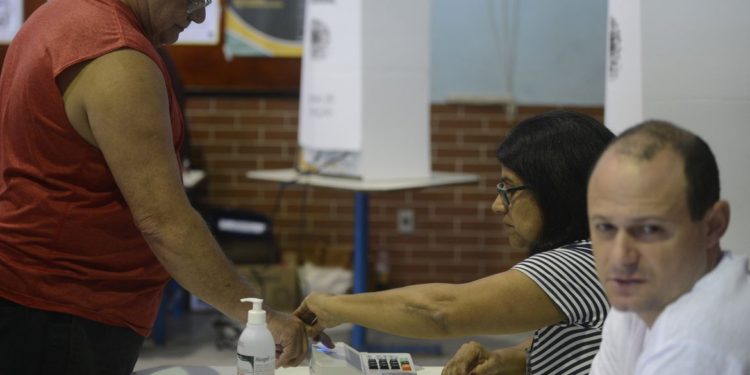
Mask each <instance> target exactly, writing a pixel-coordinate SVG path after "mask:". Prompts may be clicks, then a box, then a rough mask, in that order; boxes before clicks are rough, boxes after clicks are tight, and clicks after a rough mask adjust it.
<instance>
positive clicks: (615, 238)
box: [588, 121, 750, 375]
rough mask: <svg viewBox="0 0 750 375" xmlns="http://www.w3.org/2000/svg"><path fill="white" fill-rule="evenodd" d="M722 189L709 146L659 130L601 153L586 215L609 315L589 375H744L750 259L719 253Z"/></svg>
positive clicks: (724, 219)
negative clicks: (606, 298) (720, 193)
mask: <svg viewBox="0 0 750 375" xmlns="http://www.w3.org/2000/svg"><path fill="white" fill-rule="evenodd" d="M719 190H720V188H719V172H718V167H717V165H716V160H715V159H714V156H713V154H712V152H711V150H710V148H709V147H708V145H707V144H706V143H705V142H704V141H703V140H702V139H700V138H699V137H698V136H696V135H695V134H692V133H690V132H688V131H686V130H684V129H681V128H679V127H677V126H675V125H672V124H669V123H666V122H660V121H649V122H646V123H643V124H640V125H638V126H636V127H634V128H632V129H630V130H628V131H626V132H625V133H623V134H622V135H620V136H619V137H618V138H617V139H616V140H615V142H613V143H612V144H611V145H610V146H609V147H608V148H607V150H606V151H605V152H604V154H603V155H602V157H601V158H600V160H599V161H598V163H597V165H596V167H595V168H594V171H593V173H592V175H591V178H590V180H589V185H588V213H589V223H590V227H591V240H592V244H593V249H594V257H595V260H596V266H597V272H598V274H599V279H600V280H601V282H602V285H604V288H605V291H606V293H607V296H608V298H609V300H610V303H611V304H612V307H613V309H612V311H611V312H610V315H609V316H608V317H607V321H606V322H605V325H604V332H603V339H602V340H603V341H602V346H601V348H600V351H599V353H598V354H597V356H596V358H595V359H594V363H593V365H592V371H591V374H659V375H666V374H680V375H688V374H750V323H749V322H748V319H747V315H748V314H750V277H749V276H748V259H747V258H746V257H744V256H740V255H736V254H732V253H730V252H728V251H722V249H721V246H720V244H719V240H720V238H721V237H722V235H723V234H724V232H725V231H726V229H727V226H728V224H729V204H728V203H727V202H726V201H724V200H720V199H719Z"/></svg>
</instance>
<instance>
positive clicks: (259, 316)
mask: <svg viewBox="0 0 750 375" xmlns="http://www.w3.org/2000/svg"><path fill="white" fill-rule="evenodd" d="M240 301H241V302H250V303H252V304H253V308H252V309H251V310H248V311H247V324H266V311H265V310H263V300H262V299H260V298H243V299H241V300H240Z"/></svg>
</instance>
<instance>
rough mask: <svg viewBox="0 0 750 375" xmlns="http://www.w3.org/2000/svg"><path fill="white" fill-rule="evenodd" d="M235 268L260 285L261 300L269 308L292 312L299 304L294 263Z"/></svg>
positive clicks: (239, 266)
mask: <svg viewBox="0 0 750 375" xmlns="http://www.w3.org/2000/svg"><path fill="white" fill-rule="evenodd" d="M236 268H237V271H238V272H239V273H240V275H242V276H243V277H246V278H247V279H248V280H250V281H251V282H255V283H257V285H259V286H260V289H261V292H262V293H263V300H264V302H265V304H266V305H268V306H269V307H270V308H272V309H274V310H279V311H285V312H292V311H294V309H296V308H297V306H299V304H300V302H301V300H300V291H299V283H298V282H297V267H296V266H295V265H293V264H289V263H281V264H273V265H238V266H236Z"/></svg>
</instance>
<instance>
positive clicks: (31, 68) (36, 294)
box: [0, 0, 183, 336]
mask: <svg viewBox="0 0 750 375" xmlns="http://www.w3.org/2000/svg"><path fill="white" fill-rule="evenodd" d="M122 48H130V49H134V50H137V51H140V52H142V53H144V54H145V55H147V56H149V57H150V58H151V59H153V60H154V61H155V62H156V64H157V65H158V66H159V68H160V69H161V71H162V74H163V75H164V80H165V82H166V84H167V85H166V86H167V87H166V90H167V93H168V95H169V101H170V115H171V119H172V137H173V139H174V145H175V151H176V155H179V147H180V143H181V141H182V132H183V119H182V115H181V113H180V110H179V105H178V103H177V100H176V98H175V95H174V92H173V91H172V88H171V87H172V86H171V80H170V77H169V74H168V73H167V70H166V67H165V65H164V63H163V61H162V60H161V58H160V57H159V55H158V53H157V51H156V49H155V48H154V47H153V45H151V43H150V42H149V41H148V39H147V38H146V37H145V36H144V34H143V30H142V28H141V27H140V25H139V24H138V21H137V20H136V18H135V15H134V14H133V12H132V11H131V10H130V9H129V8H128V7H127V6H126V5H125V4H124V3H122V2H121V1H120V0H54V1H51V2H47V3H46V4H44V5H42V6H41V7H40V8H39V9H37V10H36V11H35V12H34V13H33V14H32V16H31V17H30V18H29V19H28V20H27V21H26V23H25V24H24V25H23V27H22V28H21V30H20V31H19V33H18V34H17V36H16V37H15V39H14V40H13V42H12V43H11V45H10V47H9V49H8V52H7V55H6V58H5V62H4V66H3V70H2V74H1V75H0V297H2V298H5V299H7V300H10V301H14V302H16V303H19V304H22V305H25V306H28V307H31V308H37V309H43V310H48V311H56V312H63V313H68V314H72V315H76V316H80V317H83V318H87V319H91V320H95V321H98V322H102V323H106V324H110V325H115V326H122V327H129V328H131V329H133V330H134V331H136V332H137V333H138V334H140V335H143V336H146V335H147V334H148V333H149V331H150V329H151V326H152V325H153V322H154V319H155V317H156V312H157V310H158V307H159V303H160V299H161V293H162V290H163V287H164V284H165V283H166V281H167V280H168V279H169V275H168V274H167V272H166V271H165V270H164V268H163V267H162V266H161V264H160V263H159V262H158V261H157V259H156V258H155V257H154V255H153V253H152V252H151V250H150V249H149V247H148V245H147V244H146V242H145V240H144V238H143V236H142V235H141V233H140V232H139V230H138V229H137V228H136V226H135V224H134V222H133V217H132V214H131V212H130V210H129V208H128V206H127V204H126V203H125V200H124V199H123V196H122V195H121V193H120V191H119V189H118V187H117V184H116V183H115V181H114V178H113V177H112V174H111V172H110V171H109V169H108V167H107V164H106V162H105V160H104V157H103V155H102V154H101V152H100V151H99V150H98V149H97V148H95V147H93V146H91V145H90V144H89V143H87V142H86V141H84V139H83V138H81V136H80V135H79V134H78V133H77V132H76V131H75V130H74V129H73V127H72V126H71V124H70V122H69V121H68V119H67V116H66V114H65V109H64V105H63V100H62V96H61V94H60V89H59V88H58V86H57V85H56V82H55V79H56V78H57V76H58V75H59V74H60V73H61V72H62V71H64V70H65V69H66V68H69V67H71V66H73V65H75V64H77V63H80V62H83V61H87V60H91V59H94V58H96V57H99V56H101V55H103V54H106V53H108V52H111V51H113V50H117V49H122ZM122 100H138V99H137V98H122ZM175 162H176V163H179V160H176V161H175Z"/></svg>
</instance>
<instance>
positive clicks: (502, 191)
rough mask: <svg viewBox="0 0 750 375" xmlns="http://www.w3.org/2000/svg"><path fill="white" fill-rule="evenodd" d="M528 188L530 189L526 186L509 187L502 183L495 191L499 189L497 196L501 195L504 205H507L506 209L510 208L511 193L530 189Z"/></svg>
mask: <svg viewBox="0 0 750 375" xmlns="http://www.w3.org/2000/svg"><path fill="white" fill-rule="evenodd" d="M528 188H529V187H528V186H526V185H518V186H513V187H507V186H505V183H504V182H501V183H499V184H497V186H495V189H497V194H498V195H500V198H503V203H505V207H510V193H512V192H514V191H519V190H524V189H528Z"/></svg>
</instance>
